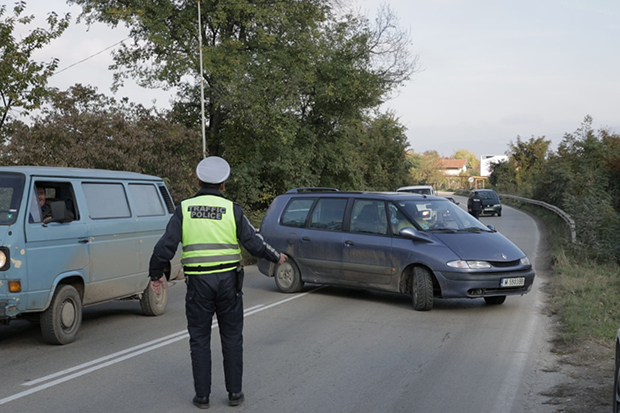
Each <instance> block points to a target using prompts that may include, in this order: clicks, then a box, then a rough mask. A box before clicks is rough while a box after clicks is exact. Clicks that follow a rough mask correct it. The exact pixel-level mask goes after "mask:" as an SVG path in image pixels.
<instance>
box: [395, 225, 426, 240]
mask: <svg viewBox="0 0 620 413" xmlns="http://www.w3.org/2000/svg"><path fill="white" fill-rule="evenodd" d="M398 234H399V235H400V236H402V237H405V238H409V239H410V240H412V241H422V242H433V240H432V239H431V238H430V237H429V236H428V235H427V234H425V233H423V232H420V231H418V230H416V229H414V228H411V227H405V228H403V229H401V230H400V231H398Z"/></svg>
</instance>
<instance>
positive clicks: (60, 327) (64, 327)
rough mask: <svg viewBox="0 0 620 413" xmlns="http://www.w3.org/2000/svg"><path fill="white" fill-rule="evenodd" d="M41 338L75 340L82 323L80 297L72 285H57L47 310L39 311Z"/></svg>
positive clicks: (55, 340) (67, 341)
mask: <svg viewBox="0 0 620 413" xmlns="http://www.w3.org/2000/svg"><path fill="white" fill-rule="evenodd" d="M40 323H41V332H42V333H43V340H45V341H46V342H47V343H50V344H68V343H71V342H72V341H73V340H75V336H76V335H77V332H78V330H79V329H80V325H81V324H82V299H81V297H80V293H78V291H77V290H76V289H75V288H74V287H73V286H72V285H68V284H67V285H59V286H58V288H57V289H56V291H55V292H54V297H53V298H52V302H51V303H50V306H49V307H48V308H47V310H45V311H43V312H42V313H41V318H40Z"/></svg>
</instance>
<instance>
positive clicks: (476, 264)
mask: <svg viewBox="0 0 620 413" xmlns="http://www.w3.org/2000/svg"><path fill="white" fill-rule="evenodd" d="M447 265H448V267H452V268H469V269H472V270H479V269H485V268H491V264H490V263H488V262H486V261H465V260H455V261H449V262H448V263H447Z"/></svg>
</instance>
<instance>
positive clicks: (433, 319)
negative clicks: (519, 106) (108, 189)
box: [0, 197, 545, 413]
mask: <svg viewBox="0 0 620 413" xmlns="http://www.w3.org/2000/svg"><path fill="white" fill-rule="evenodd" d="M457 199H458V200H459V201H461V206H463V203H464V202H465V201H466V200H465V198H461V197H457ZM482 221H483V222H484V223H486V224H493V225H494V226H495V227H496V229H498V230H499V231H500V232H502V233H503V234H504V235H506V236H507V237H508V238H510V239H511V240H513V242H515V243H516V244H517V245H518V246H519V247H521V249H523V250H524V251H525V252H526V253H527V254H528V256H529V257H530V259H531V260H532V261H533V262H535V260H536V256H537V251H538V247H539V234H538V230H537V227H536V224H535V222H534V221H533V220H532V219H531V218H530V217H529V216H527V215H526V214H524V213H522V212H519V211H517V210H514V209H512V208H509V207H504V212H503V215H502V217H499V218H498V217H489V218H482ZM535 267H536V264H535ZM540 285H541V279H540V278H537V279H536V280H535V282H534V288H533V291H532V292H530V293H529V294H527V295H525V296H517V297H508V298H507V300H506V302H505V303H504V304H503V305H501V306H489V305H486V304H485V302H484V300H482V299H476V300H439V299H437V300H435V303H434V308H433V310H432V311H430V312H416V311H413V309H412V308H411V300H410V297H408V296H401V295H395V294H386V293H374V292H365V291H355V290H347V289H341V288H333V287H318V286H314V285H306V288H305V289H304V291H303V292H302V293H299V294H294V295H285V294H281V293H279V292H278V291H277V289H276V287H275V284H274V282H273V280H272V279H268V278H267V277H265V276H263V275H261V274H259V273H258V271H257V270H256V267H254V266H251V267H249V268H248V269H247V270H246V286H245V288H244V293H245V295H244V301H245V311H246V318H245V330H244V347H245V373H244V392H245V394H246V401H245V403H244V404H243V405H242V406H240V407H236V408H231V407H229V406H228V405H227V393H226V390H225V388H224V378H223V369H222V362H221V351H220V346H219V336H218V332H217V327H214V336H213V340H212V347H213V355H214V357H213V389H212V394H211V408H210V411H212V412H219V411H231V409H234V410H235V411H248V412H270V413H278V412H291V411H294V412H296V413H304V412H312V413H314V412H420V413H427V412H451V411H458V412H459V413H468V412H470V413H474V412H475V413H480V412H513V413H520V412H525V411H536V412H542V411H545V410H544V409H543V408H542V407H541V406H536V405H535V403H536V401H535V400H533V399H532V397H531V395H532V394H533V393H534V392H535V391H536V389H535V388H533V386H535V385H536V384H535V380H534V379H533V377H534V375H535V372H536V369H537V363H538V355H539V354H540V353H541V351H542V350H541V348H542V346H543V345H544V343H543V342H542V341H543V340H542V339H541V337H542V334H541V331H542V330H543V329H544V319H543V316H541V315H540V308H541V301H542V295H543V294H542V292H540V290H539V287H540ZM184 292H185V286H184V284H183V282H177V283H175V284H173V285H170V289H169V293H170V299H169V303H168V310H167V312H166V314H165V315H163V316H161V317H146V316H143V315H142V314H141V312H140V305H139V303H138V302H137V301H120V302H113V303H108V304H104V305H100V306H95V307H90V308H87V309H85V313H84V320H83V324H82V328H81V330H80V332H79V334H78V337H77V340H76V341H75V342H74V343H72V344H69V345H66V346H50V345H47V344H44V343H43V342H42V337H41V333H40V332H39V329H38V326H36V325H33V324H30V323H29V322H27V321H17V322H13V323H11V325H9V326H0V372H2V379H1V380H2V385H1V386H0V412H4V411H6V412H21V413H34V412H46V411H50V412H90V411H97V412H116V413H121V412H132V413H133V412H146V411H148V412H186V411H187V412H192V411H197V409H196V408H195V407H194V406H193V405H192V403H191V399H192V397H193V395H194V393H193V384H192V375H191V366H190V357H189V344H188V336H187V334H186V322H185V317H184ZM533 403H534V404H533ZM538 407H541V408H540V409H539V408H538Z"/></svg>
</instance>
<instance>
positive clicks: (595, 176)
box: [489, 116, 620, 262]
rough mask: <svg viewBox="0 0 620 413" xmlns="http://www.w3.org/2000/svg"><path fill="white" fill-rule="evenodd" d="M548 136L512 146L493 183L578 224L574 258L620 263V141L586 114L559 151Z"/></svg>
mask: <svg viewBox="0 0 620 413" xmlns="http://www.w3.org/2000/svg"><path fill="white" fill-rule="evenodd" d="M548 145H549V142H548V141H546V140H544V139H543V138H537V139H534V138H532V139H530V140H529V142H523V141H521V140H520V139H519V138H517V143H516V144H514V145H513V144H511V146H510V152H509V157H510V158H509V162H506V163H502V164H499V165H497V166H496V167H495V168H494V170H493V173H492V174H491V176H490V177H489V181H490V183H491V184H492V185H493V186H494V187H495V188H496V189H497V190H498V191H500V192H504V193H512V194H518V195H521V196H525V197H530V198H534V199H538V200H541V201H544V202H547V203H549V204H551V205H555V206H557V207H559V208H560V209H562V210H564V211H565V212H566V213H568V214H569V215H570V216H571V218H572V219H573V220H574V221H575V226H576V231H577V242H578V245H577V246H576V248H575V249H574V251H572V252H573V254H575V256H577V257H579V258H581V259H589V260H596V261H598V262H608V261H611V262H614V261H618V260H620V247H619V245H620V215H619V212H620V209H619V207H620V192H619V190H620V183H619V179H618V178H620V137H619V136H617V135H614V134H612V133H611V132H609V131H607V130H601V131H598V132H595V131H594V130H593V129H592V118H591V117H589V116H586V117H585V118H584V121H583V123H582V124H581V126H580V127H579V128H578V129H577V130H576V131H575V132H574V133H567V134H565V135H564V138H563V140H562V142H561V143H560V144H559V145H558V149H557V151H556V152H555V153H552V152H549V151H548Z"/></svg>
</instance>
